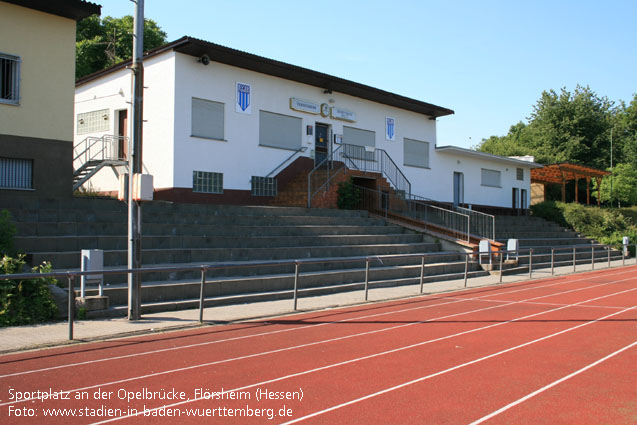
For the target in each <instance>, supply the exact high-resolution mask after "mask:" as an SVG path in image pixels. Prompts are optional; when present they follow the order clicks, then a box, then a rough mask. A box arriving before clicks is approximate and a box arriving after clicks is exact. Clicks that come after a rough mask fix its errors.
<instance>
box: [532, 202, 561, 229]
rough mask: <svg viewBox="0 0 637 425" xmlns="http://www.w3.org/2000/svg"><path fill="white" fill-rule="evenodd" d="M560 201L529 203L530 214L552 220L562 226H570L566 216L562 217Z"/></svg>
mask: <svg viewBox="0 0 637 425" xmlns="http://www.w3.org/2000/svg"><path fill="white" fill-rule="evenodd" d="M562 205H565V204H562V203H561V202H560V203H559V204H558V203H557V202H555V201H546V202H541V203H539V204H535V205H531V214H533V215H534V216H537V217H542V218H543V219H545V220H548V221H552V222H554V223H557V224H559V225H560V226H562V227H570V226H569V224H568V222H567V221H566V218H564V209H563V208H562Z"/></svg>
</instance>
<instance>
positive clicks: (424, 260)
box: [0, 244, 637, 340]
mask: <svg viewBox="0 0 637 425" xmlns="http://www.w3.org/2000/svg"><path fill="white" fill-rule="evenodd" d="M621 248H624V246H621ZM612 249H613V246H609V245H598V244H591V245H576V246H568V247H559V248H555V247H553V248H551V254H550V261H544V262H541V261H538V259H539V258H541V257H540V256H539V255H538V254H537V253H535V252H534V249H533V248H529V249H521V250H518V251H496V252H494V253H492V254H491V255H492V256H493V257H494V258H493V259H494V260H495V263H499V269H498V275H499V282H502V276H503V274H504V272H507V273H511V274H513V273H520V272H522V273H526V272H527V271H528V276H529V278H531V277H532V276H533V270H534V268H535V269H537V268H539V267H541V266H544V267H550V268H551V275H553V274H554V271H555V266H559V265H562V266H564V265H570V264H572V265H573V272H575V271H577V264H578V263H579V264H582V263H588V262H589V261H590V263H591V267H592V269H594V268H595V254H596V252H597V253H599V251H604V252H607V255H608V267H610V266H611V250H612ZM635 249H636V250H637V245H635ZM578 250H579V251H578ZM596 250H597V251H596ZM561 251H564V252H565V253H564V254H561V253H560V252H561ZM525 252H526V253H527V254H526V255H525V254H524V253H525ZM578 252H579V253H582V252H586V253H588V252H590V253H591V257H590V260H589V259H588V258H585V259H583V260H577V253H578ZM621 253H622V257H621V258H622V264H623V265H625V264H626V255H625V250H624V249H622V251H621ZM449 254H450V253H449V252H437V253H423V254H398V255H374V256H358V257H337V258H314V259H299V260H272V261H262V262H237V263H212V264H202V265H200V266H191V267H161V268H140V269H110V270H92V271H66V272H53V273H21V274H10V275H0V280H19V281H21V280H26V279H39V278H55V279H58V280H66V282H67V287H68V317H67V320H68V338H69V340H72V339H73V321H74V311H75V282H76V281H77V280H79V279H78V278H81V277H82V276H91V275H97V274H101V275H115V274H125V273H133V274H143V273H158V272H161V273H169V274H170V273H175V272H180V271H199V272H200V274H201V280H200V292H199V294H200V296H199V321H200V322H203V320H204V317H203V312H204V305H205V302H206V300H212V299H214V298H205V296H204V294H205V291H204V288H205V286H206V285H209V284H213V283H214V281H208V280H207V273H208V272H209V271H212V270H220V269H228V268H242V269H246V268H252V267H264V266H281V265H289V266H294V274H293V276H294V287H293V290H292V293H293V295H292V302H293V309H294V310H297V305H298V298H299V294H300V293H302V292H305V291H310V290H312V289H314V288H303V287H302V282H301V281H302V274H301V268H302V267H303V266H304V265H309V264H327V263H339V262H340V263H346V262H347V263H352V262H356V261H360V262H361V265H364V266H365V281H364V282H360V283H359V284H362V285H363V288H364V300H365V301H367V300H368V294H369V289H370V286H373V284H374V281H373V280H372V279H371V278H372V271H373V270H372V269H371V267H370V266H371V265H372V264H375V263H379V264H383V260H387V259H407V258H414V259H420V260H421V261H420V267H421V269H420V279H419V286H420V293H423V291H424V276H425V268H426V267H427V264H431V263H432V261H431V259H433V258H435V257H439V256H445V255H449ZM453 254H457V255H461V256H464V264H465V267H464V273H463V274H462V277H463V278H464V287H467V280H468V278H469V277H471V275H472V274H476V273H482V271H479V272H470V271H469V263H470V261H471V262H474V261H476V259H477V257H478V253H473V252H469V253H457V252H454V253H453ZM547 255H548V254H544V255H543V256H547ZM505 256H506V257H511V256H515V259H517V260H518V261H519V260H520V259H525V258H526V259H528V265H525V266H518V267H515V268H509V269H505V268H504V262H505V260H504V257H505ZM558 257H564V259H563V260H561V259H559V258H558ZM534 258H535V260H534ZM598 258H599V257H598ZM635 262H636V264H637V258H636V261H635ZM316 273H317V272H316V271H312V272H311V274H312V275H315V274H316ZM455 275H457V274H454V276H455ZM439 276H440V277H442V276H443V275H435V277H439Z"/></svg>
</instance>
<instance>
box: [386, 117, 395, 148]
mask: <svg viewBox="0 0 637 425" xmlns="http://www.w3.org/2000/svg"><path fill="white" fill-rule="evenodd" d="M385 139H387V140H391V141H392V142H393V141H395V140H396V120H395V119H394V118H390V117H385Z"/></svg>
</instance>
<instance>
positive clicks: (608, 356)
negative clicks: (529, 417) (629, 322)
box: [469, 307, 637, 425]
mask: <svg viewBox="0 0 637 425" xmlns="http://www.w3.org/2000/svg"><path fill="white" fill-rule="evenodd" d="M633 308H634V307H633ZM635 346H637V341H635V342H633V343H632V344H629V345H627V346H625V347H623V348H620V349H619V350H617V351H615V352H614V353H611V354H609V355H607V356H606V357H603V358H601V359H599V360H597V361H596V362H593V363H591V364H589V365H588V366H585V367H583V368H581V369H579V370H576V371H575V372H573V373H571V374H570V375H566V376H565V377H563V378H561V379H558V380H557V381H553V382H551V383H550V384H548V385H545V386H544V387H542V388H540V389H538V390H536V391H533V392H532V393H529V394H527V395H525V396H524V397H522V398H520V399H518V400H516V401H514V402H512V403H509V404H507V405H506V406H504V407H502V408H500V409H498V410H496V411H494V412H491V413H489V414H488V415H486V416H483V417H481V418H480V419H478V420H476V421H473V422H471V423H470V424H469V425H477V424H481V423H482V422H484V421H486V420H489V419H491V418H493V417H494V416H497V415H499V414H500V413H502V412H504V411H506V410H509V409H510V408H512V407H515V406H517V405H518V404H520V403H523V402H525V401H527V400H528V399H530V398H532V397H535V396H536V395H538V394H541V393H543V392H544V391H546V390H548V389H550V388H553V387H554V386H556V385H559V384H561V383H562V382H564V381H567V380H569V379H571V378H573V377H574V376H577V375H579V374H580V373H583V372H586V371H587V370H588V369H591V368H593V367H595V366H597V365H599V364H601V363H603V362H605V361H606V360H608V359H611V358H613V357H615V356H616V355H618V354H620V353H622V352H624V351H626V350H629V349H631V348H633V347H635Z"/></svg>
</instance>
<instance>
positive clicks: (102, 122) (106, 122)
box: [77, 109, 111, 134]
mask: <svg viewBox="0 0 637 425" xmlns="http://www.w3.org/2000/svg"><path fill="white" fill-rule="evenodd" d="M110 129H111V122H110V112H109V110H108V109H100V110H99V111H91V112H83V113H81V114H77V134H86V133H98V132H103V131H109V130H110Z"/></svg>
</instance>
